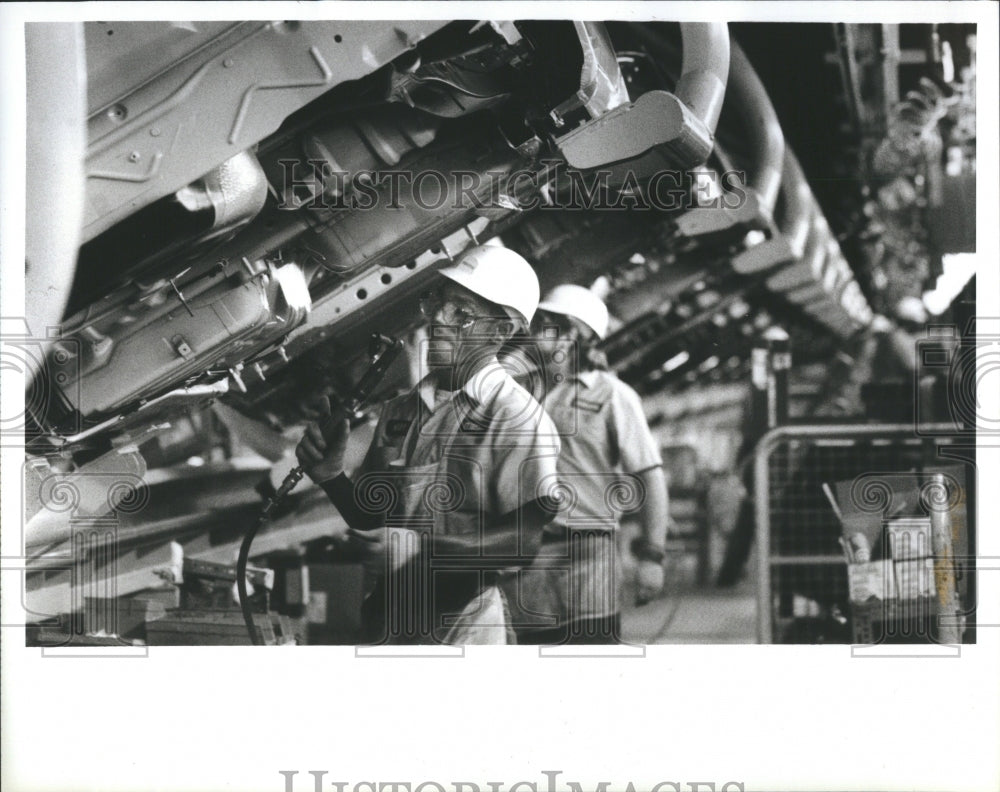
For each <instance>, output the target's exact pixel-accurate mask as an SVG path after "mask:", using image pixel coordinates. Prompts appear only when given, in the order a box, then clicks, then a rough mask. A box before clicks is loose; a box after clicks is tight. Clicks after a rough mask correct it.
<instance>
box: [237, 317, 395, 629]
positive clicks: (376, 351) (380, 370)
mask: <svg viewBox="0 0 1000 792" xmlns="http://www.w3.org/2000/svg"><path fill="white" fill-rule="evenodd" d="M402 350H403V342H402V341H401V340H399V339H397V338H390V337H389V336H384V335H382V334H381V333H375V334H373V335H372V337H371V340H370V342H369V345H368V354H369V356H370V358H371V360H370V361H369V366H368V370H367V371H366V372H365V373H364V376H362V377H361V379H360V380H359V381H358V384H357V385H356V386H355V388H354V392H353V393H352V395H351V397H350V398H349V399H348V400H347V402H345V403H344V404H342V405H341V406H340V408H339V410H338V412H340V413H341V414H344V415H348V416H353V415H355V414H357V412H358V410H359V409H360V408H361V405H362V404H364V403H365V401H366V400H367V399H368V397H369V396H371V394H372V391H373V390H374V389H375V388H376V387H377V386H378V384H379V382H381V381H382V378H383V377H384V376H385V372H386V369H388V368H389V365H390V364H391V363H392V362H393V361H394V360H395V359H396V357H397V356H398V355H399V353H400V352H401V351H402ZM331 421H333V416H330V417H329V418H327V420H326V423H325V424H324V429H325V428H326V425H327V424H328V423H329V422H331ZM304 475H305V470H304V469H303V468H302V466H301V465H299V466H296V467H294V468H292V469H291V470H290V471H289V473H288V475H287V476H285V478H284V480H283V481H282V482H281V486H280V487H278V489H277V490H275V492H274V494H273V495H272V496H271V497H269V498H268V499H267V503H266V504H264V508H263V509H262V510H261V512H260V515H259V516H258V517H257V520H256V522H255V523H254V524H253V526H252V527H251V528H250V530H248V531H247V532H246V534H245V535H244V537H243V541H242V543H241V544H240V554H239V556H238V557H237V560H236V590H237V591H238V593H239V598H240V610H242V611H243V621H244V623H245V624H246V627H247V632H248V633H249V634H250V642H251V643H252V644H253V645H254V646H259V645H260V644H261V639H260V636H259V635H258V632H257V628H256V627H255V625H254V623H253V612H252V611H251V610H250V600H249V597H248V595H247V562H248V561H249V560H250V546H251V545H252V544H253V540H254V537H255V536H256V535H257V531H259V530H260V528H261V526H262V525H263V524H264V523H266V522H267V521H268V520H269V519H270V517H271V512H272V511H273V510H274V508H275V507H276V506H277V505H278V504H279V503H281V501H282V500H284V498H285V496H286V495H288V493H289V492H291V491H292V490H293V489H295V486H296V485H297V484H298V483H299V482H300V481H301V480H302V477H303V476H304Z"/></svg>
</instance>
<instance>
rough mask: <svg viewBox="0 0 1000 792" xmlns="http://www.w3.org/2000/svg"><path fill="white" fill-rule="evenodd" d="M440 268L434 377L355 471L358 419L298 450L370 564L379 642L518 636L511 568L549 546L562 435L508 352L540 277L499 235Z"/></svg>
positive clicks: (432, 333)
mask: <svg viewBox="0 0 1000 792" xmlns="http://www.w3.org/2000/svg"><path fill="white" fill-rule="evenodd" d="M439 274H440V275H441V277H440V278H438V279H437V285H436V288H435V289H434V290H432V292H430V293H427V294H425V295H424V297H423V298H422V300H421V310H422V312H423V313H424V316H425V317H426V319H427V321H428V322H429V328H428V336H429V338H428V342H427V350H426V353H427V355H426V359H427V368H428V373H427V376H426V377H423V378H422V380H421V381H420V383H419V384H418V385H417V386H416V387H415V388H414V389H413V390H412V391H410V392H409V393H407V394H405V395H403V396H400V397H398V398H395V399H392V400H390V401H389V402H387V403H386V404H385V406H384V408H383V410H382V414H381V417H380V419H379V422H378V425H377V427H376V429H375V435H374V438H373V440H372V443H371V446H370V447H369V450H368V453H367V456H366V457H365V460H364V462H363V464H362V466H361V468H360V470H358V471H356V472H355V473H354V475H353V479H352V480H351V479H348V478H347V477H346V476H345V475H344V473H343V455H344V445H345V441H346V437H347V432H348V424H347V421H346V420H342V421H333V422H328V423H327V425H324V426H322V428H321V425H317V424H312V425H310V426H309V427H308V429H307V431H306V434H305V435H304V437H303V439H302V441H301V443H300V444H299V447H298V449H297V451H296V453H297V456H298V459H299V461H300V463H301V464H302V465H303V467H304V468H305V470H306V472H307V474H308V475H309V476H310V477H311V478H312V479H313V480H314V481H316V482H318V483H319V484H320V485H321V486H322V487H323V488H324V489H325V490H326V492H327V493H328V495H329V496H330V498H331V500H332V501H333V503H334V505H335V506H337V508H338V509H339V510H340V511H341V513H342V515H343V516H344V518H345V520H346V521H347V523H348V525H349V530H348V534H349V535H350V537H351V540H352V542H353V543H354V545H355V546H356V548H358V549H359V550H360V552H361V554H362V555H363V557H364V558H365V562H366V568H367V569H368V570H369V572H370V573H371V577H372V586H371V592H370V595H369V596H368V599H367V600H366V603H365V609H364V614H363V615H364V621H365V626H366V632H367V639H368V640H369V641H370V642H375V643H507V642H513V638H514V636H513V633H512V631H511V629H510V621H509V615H508V611H507V606H506V602H505V600H504V597H503V594H502V593H501V590H500V589H499V587H498V586H497V581H498V576H499V574H500V571H501V570H510V569H517V568H519V567H522V566H526V565H528V564H530V562H531V560H532V558H533V557H534V554H535V553H536V551H537V550H538V547H539V545H540V541H541V530H542V526H543V525H544V523H545V522H547V521H548V520H550V519H551V517H552V513H553V510H552V508H551V506H549V505H548V504H547V503H546V490H547V489H549V488H552V487H553V486H554V485H555V482H556V458H557V455H558V446H559V438H558V433H557V432H556V430H555V427H554V426H553V424H552V422H551V420H550V419H549V418H548V416H547V415H546V414H545V412H544V411H543V410H542V408H541V406H540V405H539V404H538V402H537V401H536V400H535V399H534V398H533V397H532V396H531V395H530V394H529V393H528V392H527V391H526V390H525V389H524V388H522V387H521V386H520V385H518V384H517V383H516V382H515V381H514V380H513V379H512V378H511V377H510V375H509V374H508V373H507V372H506V371H505V369H504V368H503V367H502V366H501V365H500V364H499V363H498V362H497V357H496V356H497V352H498V350H499V349H500V348H501V346H502V345H503V344H504V343H505V342H506V341H507V340H508V339H509V338H510V336H511V334H512V333H514V332H515V331H516V330H524V329H526V328H527V326H528V324H529V323H530V321H531V319H532V316H533V314H534V312H535V309H536V306H537V304H538V293H539V288H538V280H537V278H536V276H535V273H534V271H533V270H532V269H531V266H530V265H529V264H528V262H527V261H525V260H524V259H523V258H522V257H521V256H519V255H518V254H517V253H515V252H514V251H512V250H508V249H507V248H504V247H496V246H488V245H483V246H479V247H475V248H473V249H472V250H470V251H468V252H467V253H466V254H465V255H464V256H463V257H462V258H461V259H460V260H459V262H458V263H457V264H455V265H453V266H448V267H446V268H444V269H442V270H440V271H439Z"/></svg>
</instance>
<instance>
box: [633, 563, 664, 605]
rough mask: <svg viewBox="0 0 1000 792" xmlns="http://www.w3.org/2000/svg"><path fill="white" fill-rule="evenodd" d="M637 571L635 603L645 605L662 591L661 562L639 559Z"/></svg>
mask: <svg viewBox="0 0 1000 792" xmlns="http://www.w3.org/2000/svg"><path fill="white" fill-rule="evenodd" d="M637 573H638V574H637V580H636V593H635V604H636V605H645V604H646V603H647V602H650V601H651V600H654V599H656V598H657V597H658V596H660V593H661V592H662V591H663V564H659V563H657V562H656V561H646V560H643V561H640V562H639V567H638V570H637Z"/></svg>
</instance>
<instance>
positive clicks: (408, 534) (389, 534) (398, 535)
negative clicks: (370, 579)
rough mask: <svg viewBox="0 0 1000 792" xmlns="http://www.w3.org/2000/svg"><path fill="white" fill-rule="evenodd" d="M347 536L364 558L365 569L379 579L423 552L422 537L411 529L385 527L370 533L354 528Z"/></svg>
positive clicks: (362, 558) (369, 531)
mask: <svg viewBox="0 0 1000 792" xmlns="http://www.w3.org/2000/svg"><path fill="white" fill-rule="evenodd" d="M347 535H348V537H350V541H351V544H352V545H353V546H354V547H355V548H356V549H357V550H358V552H359V554H360V555H361V561H362V563H363V564H364V566H365V569H366V570H367V571H368V572H369V573H371V574H372V575H376V576H379V575H386V574H388V573H390V572H395V571H396V570H397V569H399V568H400V567H402V566H403V565H404V564H405V563H406V562H408V561H410V560H411V559H412V558H414V557H415V556H416V555H417V553H419V552H420V535H419V534H418V533H417V532H416V531H411V530H409V529H407V528H392V527H387V526H384V525H383V526H382V527H380V528H374V529H372V530H366V531H359V530H357V529H356V528H350V529H348V531H347Z"/></svg>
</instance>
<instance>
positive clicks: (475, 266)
mask: <svg viewBox="0 0 1000 792" xmlns="http://www.w3.org/2000/svg"><path fill="white" fill-rule="evenodd" d="M438 274H439V275H443V276H444V277H446V278H448V279H449V280H452V281H454V282H455V283H457V284H459V285H460V286H464V287H465V288H466V289H468V290H469V291H471V292H473V293H475V294H478V295H479V296H480V297H482V298H483V299H484V300H489V301H490V302H491V303H494V304H496V305H499V306H500V307H502V308H503V309H504V310H505V311H506V312H507V313H508V315H510V316H511V318H513V319H515V320H517V321H519V322H522V323H523V325H524V328H527V326H528V325H529V324H531V319H532V317H533V316H534V315H535V309H536V308H538V291H539V288H538V276H537V275H535V271H534V270H533V269H532V268H531V265H530V264H529V263H528V262H527V261H525V260H524V258H523V257H522V256H521V255H520V254H518V253H515V252H514V251H513V250H511V249H510V248H505V247H500V246H497V245H478V246H477V247H474V248H470V249H469V250H468V251H467V252H466V253H465V254H464V255H463V256H462V258H461V259H460V260H459V261H458V263H457V264H453V265H452V266H450V267H445V268H444V269H440V270H438Z"/></svg>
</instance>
